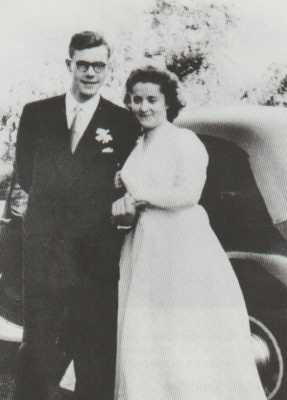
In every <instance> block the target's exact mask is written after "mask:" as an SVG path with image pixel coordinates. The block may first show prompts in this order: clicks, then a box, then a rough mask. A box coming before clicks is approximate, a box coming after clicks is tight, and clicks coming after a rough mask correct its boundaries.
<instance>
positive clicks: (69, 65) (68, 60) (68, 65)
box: [65, 58, 72, 72]
mask: <svg viewBox="0 0 287 400" xmlns="http://www.w3.org/2000/svg"><path fill="white" fill-rule="evenodd" d="M65 62H66V66H67V68H68V71H70V72H71V71H72V69H71V62H72V60H70V59H69V58H66V60H65Z"/></svg>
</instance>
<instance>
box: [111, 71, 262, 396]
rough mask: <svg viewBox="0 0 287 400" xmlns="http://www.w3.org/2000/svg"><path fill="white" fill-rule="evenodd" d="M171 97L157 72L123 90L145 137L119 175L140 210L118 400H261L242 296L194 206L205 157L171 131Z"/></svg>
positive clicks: (122, 306)
mask: <svg viewBox="0 0 287 400" xmlns="http://www.w3.org/2000/svg"><path fill="white" fill-rule="evenodd" d="M177 89H178V84H177V80H176V79H175V77H174V76H173V75H171V74H170V73H168V72H167V71H161V70H158V69H155V68H153V67H147V68H144V69H138V70H135V71H133V72H132V74H131V75H130V77H129V79H128V81H127V84H126V90H127V95H126V103H127V106H128V107H129V108H130V109H131V111H132V112H133V113H134V115H135V117H136V118H137V119H138V121H139V123H140V124H141V126H142V131H143V135H142V136H141V137H140V139H139V140H138V144H137V146H136V147H135V149H134V150H133V152H132V153H131V154H130V156H129V158H128V159H127V161H126V163H125V165H124V167H123V169H122V171H121V180H122V182H123V185H124V186H125V188H126V191H127V194H126V200H127V201H130V200H131V199H132V201H133V203H132V204H134V206H135V207H137V205H138V204H140V206H139V207H138V208H139V210H138V218H137V222H136V224H135V226H134V228H133V229H132V230H131V231H130V232H129V233H128V234H127V236H126V239H125V242H124V245H123V249H122V254H121V262H120V291H119V293H120V294H119V336H118V359H117V364H118V365H117V383H116V388H117V389H116V397H115V398H116V400H191V399H192V400H193V399H194V400H263V399H265V398H266V397H265V394H264V391H263V389H262V386H261V383H260V379H259V376H258V374H257V370H256V366H255V361H254V359H253V356H252V349H251V340H250V331H249V322H248V315H247V311H246V307H245V303H244V299H243V296H242V292H241V290H240V287H239V284H238V281H237V278H236V276H235V274H234V272H233V269H232V267H231V265H230V263H229V260H228V258H227V256H226V254H225V252H224V251H223V249H222V247H221V245H220V244H219V242H218V239H217V237H216V236H215V234H214V232H213V231H212V229H211V227H210V225H209V220H208V216H207V214H206V212H205V210H204V209H203V208H202V206H200V205H199V204H198V201H199V199H200V196H201V192H202V189H203V186H204V183H205V179H206V168H207V164H208V155H207V152H206V150H205V147H204V146H203V144H202V143H201V141H200V140H199V139H198V137H197V136H196V135H195V134H194V133H193V132H191V131H190V130H185V129H180V128H177V127H175V126H174V125H172V123H171V121H172V120H173V119H174V118H175V117H176V116H177V114H178V111H179V110H180V108H181V106H182V104H181V103H180V101H179V99H178V94H177ZM143 204H144V205H145V206H144V207H143ZM120 209H121V200H118V201H117V202H116V203H114V206H113V215H114V216H115V217H117V216H119V215H120V214H121V213H122V210H120Z"/></svg>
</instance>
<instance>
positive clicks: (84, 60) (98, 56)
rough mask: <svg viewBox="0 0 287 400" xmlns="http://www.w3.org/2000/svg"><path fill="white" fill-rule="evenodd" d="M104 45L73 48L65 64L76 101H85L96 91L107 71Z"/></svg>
mask: <svg viewBox="0 0 287 400" xmlns="http://www.w3.org/2000/svg"><path fill="white" fill-rule="evenodd" d="M108 58H109V57H108V49H107V47H106V46H104V45H102V46H98V47H92V48H90V49H83V50H75V52H74V55H73V57H72V59H71V60H67V61H66V62H67V66H68V69H69V71H70V72H71V75H72V93H73V95H74V96H75V98H76V99H77V100H78V101H81V102H82V101H86V100H89V99H90V98H91V97H93V96H94V95H95V94H97V93H98V91H99V89H100V88H101V87H102V85H103V83H104V81H105V78H106V73H107V63H108Z"/></svg>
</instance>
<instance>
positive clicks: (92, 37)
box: [69, 31, 111, 58]
mask: <svg viewBox="0 0 287 400" xmlns="http://www.w3.org/2000/svg"><path fill="white" fill-rule="evenodd" d="M99 46H106V48H107V51H108V57H110V55H111V48H110V46H109V44H108V43H107V42H106V40H105V38H104V37H103V36H102V35H101V34H99V33H97V32H93V31H83V32H79V33H75V35H73V36H72V38H71V41H70V45H69V56H70V58H72V57H73V55H74V52H75V50H84V49H90V48H92V47H99Z"/></svg>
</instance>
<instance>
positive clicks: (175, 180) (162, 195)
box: [121, 123, 208, 208]
mask: <svg viewBox="0 0 287 400" xmlns="http://www.w3.org/2000/svg"><path fill="white" fill-rule="evenodd" d="M207 164H208V155H207V152H206V150H205V147H204V145H203V144H202V142H201V141H200V140H199V139H198V137H197V136H196V135H195V134H194V133H193V132H192V131H190V130H186V129H180V128H177V127H175V126H173V125H172V124H170V123H167V124H164V126H162V127H160V128H157V131H156V132H155V133H154V136H153V137H152V138H151V140H146V139H145V138H144V137H141V138H140V139H139V141H138V144H137V146H136V147H135V149H134V150H133V151H132V153H131V154H130V156H129V158H128V159H127V161H126V163H125V165H124V167H123V169H122V173H121V176H122V180H123V182H124V184H125V186H126V188H127V190H128V192H130V193H131V195H132V196H133V197H134V198H135V199H136V200H141V201H147V202H148V203H150V204H151V205H153V206H155V207H160V208H175V207H185V206H192V205H194V204H197V203H198V201H199V199H200V196H201V192H202V189H203V186H204V183H205V180H206V169H207Z"/></svg>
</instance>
